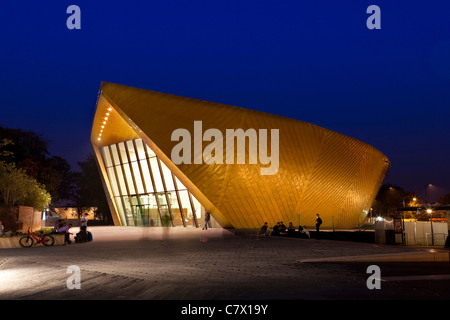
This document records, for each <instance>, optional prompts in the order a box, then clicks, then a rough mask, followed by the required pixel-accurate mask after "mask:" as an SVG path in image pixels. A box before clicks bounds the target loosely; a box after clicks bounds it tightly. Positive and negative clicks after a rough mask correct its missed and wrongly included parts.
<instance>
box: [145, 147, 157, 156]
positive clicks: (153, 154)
mask: <svg viewBox="0 0 450 320" xmlns="http://www.w3.org/2000/svg"><path fill="white" fill-rule="evenodd" d="M145 148H146V149H147V154H148V156H149V157H156V154H155V153H154V152H153V150H152V149H150V147H149V146H148V145H145Z"/></svg>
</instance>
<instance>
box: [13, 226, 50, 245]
mask: <svg viewBox="0 0 450 320" xmlns="http://www.w3.org/2000/svg"><path fill="white" fill-rule="evenodd" d="M30 230H31V227H30V228H28V232H27V234H26V235H24V236H23V237H22V238H20V240H19V244H20V245H21V246H22V247H24V248H29V247H31V246H33V245H37V244H38V243H42V244H43V245H44V246H52V245H53V244H54V243H55V238H53V237H52V236H51V235H49V234H38V233H34V232H31V231H30Z"/></svg>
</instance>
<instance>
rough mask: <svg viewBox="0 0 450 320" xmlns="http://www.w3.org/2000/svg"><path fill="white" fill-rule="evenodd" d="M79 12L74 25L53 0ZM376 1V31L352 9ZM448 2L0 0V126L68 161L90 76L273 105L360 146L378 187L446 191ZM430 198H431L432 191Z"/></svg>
mask: <svg viewBox="0 0 450 320" xmlns="http://www.w3.org/2000/svg"><path fill="white" fill-rule="evenodd" d="M71 4H76V5H78V6H79V7H80V8H81V27H82V29H81V30H68V29H67V27H66V20H67V18H68V17H69V14H67V13H66V9H67V7H68V6H69V5H71ZM371 4H376V5H378V6H379V7H380V8H381V30H368V29H367V27H366V20H367V18H368V17H369V14H367V13H366V9H367V7H368V6H369V5H371ZM449 13H450V1H444V0H442V1H426V2H425V1H415V0H410V1H395V0H390V1H378V0H375V1H354V0H353V1H298V0H292V1H282V0H271V1H264V0H257V1H256V0H251V1H249V0H239V1H232V0H203V1H198V0H186V1H173V0H147V1H144V0H127V1H125V0H122V1H116V0H109V1H99V0H89V1H85V0H73V1H70V2H69V1H61V0H59V1H20V0H16V1H8V2H6V1H3V2H2V6H1V7H0V41H1V42H0V43H1V47H0V48H1V49H0V61H1V65H0V68H1V69H0V88H1V89H0V125H3V126H6V127H10V128H22V129H31V130H33V131H36V132H38V133H42V134H43V135H44V136H45V137H46V138H48V139H49V140H50V141H51V144H50V150H51V153H52V154H54V155H59V156H62V157H63V158H65V159H67V160H68V161H69V162H70V163H71V164H72V165H73V168H74V169H76V170H78V167H77V165H76V162H77V161H80V160H83V159H85V157H86V154H87V153H88V152H90V150H91V149H90V144H89V136H90V129H91V123H92V119H93V115H94V108H95V102H96V98H97V93H98V89H99V86H100V82H101V81H109V82H115V83H120V84H125V85H130V86H135V87H140V88H145V89H150V90H155V91H161V92H166V93H172V94H177V95H181V96H187V97H192V98H198V99H204V100H209V101H215V102H220V103H225V104H231V105H236V106H241V107H246V108H252V109H256V110H261V111H266V112H269V113H274V114H279V115H283V116H287V117H291V118H295V119H299V120H303V121H307V122H311V123H314V124H317V125H319V126H322V127H325V128H328V129H331V130H335V131H337V132H340V133H343V134H346V135H349V136H352V137H354V138H357V139H360V140H362V141H364V142H367V143H369V144H371V145H373V146H374V147H376V148H378V149H379V150H381V151H382V152H383V153H385V154H386V155H387V156H388V157H389V159H390V160H391V162H392V168H391V171H390V172H389V174H388V177H387V178H386V180H385V182H390V183H393V184H396V185H399V186H402V187H404V188H405V189H407V190H411V191H416V192H419V193H423V187H424V185H426V184H428V183H432V184H434V185H436V186H437V187H436V188H435V190H434V191H432V190H431V191H430V195H431V196H430V197H431V198H432V197H433V196H434V197H437V196H438V193H443V192H450V125H449V119H450V18H449ZM432 200H434V199H432Z"/></svg>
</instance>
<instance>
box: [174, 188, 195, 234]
mask: <svg viewBox="0 0 450 320" xmlns="http://www.w3.org/2000/svg"><path fill="white" fill-rule="evenodd" d="M178 195H179V196H180V201H181V208H182V209H181V211H182V212H183V218H184V221H185V222H186V226H187V227H192V226H194V227H195V221H194V215H193V213H192V206H191V202H190V201H189V194H188V192H187V190H182V191H178Z"/></svg>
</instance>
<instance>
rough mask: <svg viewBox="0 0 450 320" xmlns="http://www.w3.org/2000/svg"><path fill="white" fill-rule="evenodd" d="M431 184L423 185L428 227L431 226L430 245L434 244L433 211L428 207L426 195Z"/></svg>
mask: <svg viewBox="0 0 450 320" xmlns="http://www.w3.org/2000/svg"><path fill="white" fill-rule="evenodd" d="M431 186H432V184H431V183H430V184H427V185H426V186H425V209H426V210H427V213H429V214H430V227H431V245H432V246H434V235H433V211H432V210H431V209H428V195H427V189H428V187H431Z"/></svg>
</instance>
